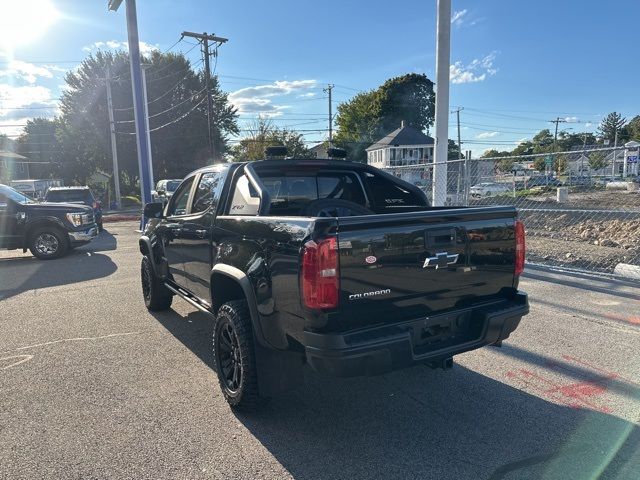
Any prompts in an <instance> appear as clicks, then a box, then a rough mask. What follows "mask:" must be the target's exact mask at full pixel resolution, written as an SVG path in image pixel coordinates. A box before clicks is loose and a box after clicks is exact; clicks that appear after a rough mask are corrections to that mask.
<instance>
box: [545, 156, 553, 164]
mask: <svg viewBox="0 0 640 480" xmlns="http://www.w3.org/2000/svg"><path fill="white" fill-rule="evenodd" d="M544 164H545V165H546V166H547V167H552V166H553V155H547V156H546V157H544Z"/></svg>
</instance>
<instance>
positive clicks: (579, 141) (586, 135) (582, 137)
mask: <svg viewBox="0 0 640 480" xmlns="http://www.w3.org/2000/svg"><path fill="white" fill-rule="evenodd" d="M595 144H596V137H595V135H594V134H593V133H591V132H583V133H579V132H577V133H569V132H566V131H562V132H560V133H559V134H558V144H557V151H562V152H566V151H568V150H576V149H579V148H582V146H583V145H585V146H586V145H595Z"/></svg>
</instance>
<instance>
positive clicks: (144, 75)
mask: <svg viewBox="0 0 640 480" xmlns="http://www.w3.org/2000/svg"><path fill="white" fill-rule="evenodd" d="M148 66H149V64H144V65H142V97H143V98H144V104H145V105H146V106H147V108H146V112H147V116H146V117H145V123H146V125H147V138H146V141H147V150H148V151H149V184H150V185H151V189H152V190H153V188H154V182H153V154H152V153H151V130H149V100H148V99H147V67H148Z"/></svg>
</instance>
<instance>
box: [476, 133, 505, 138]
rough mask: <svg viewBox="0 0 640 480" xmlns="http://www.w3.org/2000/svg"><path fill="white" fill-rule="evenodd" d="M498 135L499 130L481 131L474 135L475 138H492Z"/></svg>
mask: <svg viewBox="0 0 640 480" xmlns="http://www.w3.org/2000/svg"><path fill="white" fill-rule="evenodd" d="M498 135H500V132H482V133H479V134H478V135H476V138H493V137H497V136H498Z"/></svg>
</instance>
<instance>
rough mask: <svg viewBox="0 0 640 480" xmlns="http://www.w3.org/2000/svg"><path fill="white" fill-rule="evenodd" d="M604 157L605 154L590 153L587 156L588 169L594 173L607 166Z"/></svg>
mask: <svg viewBox="0 0 640 480" xmlns="http://www.w3.org/2000/svg"><path fill="white" fill-rule="evenodd" d="M606 156H607V154H606V153H605V152H591V153H590V154H589V168H590V169H591V170H594V171H595V170H602V169H603V168H604V167H606V166H607V161H606V160H605V158H606Z"/></svg>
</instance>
